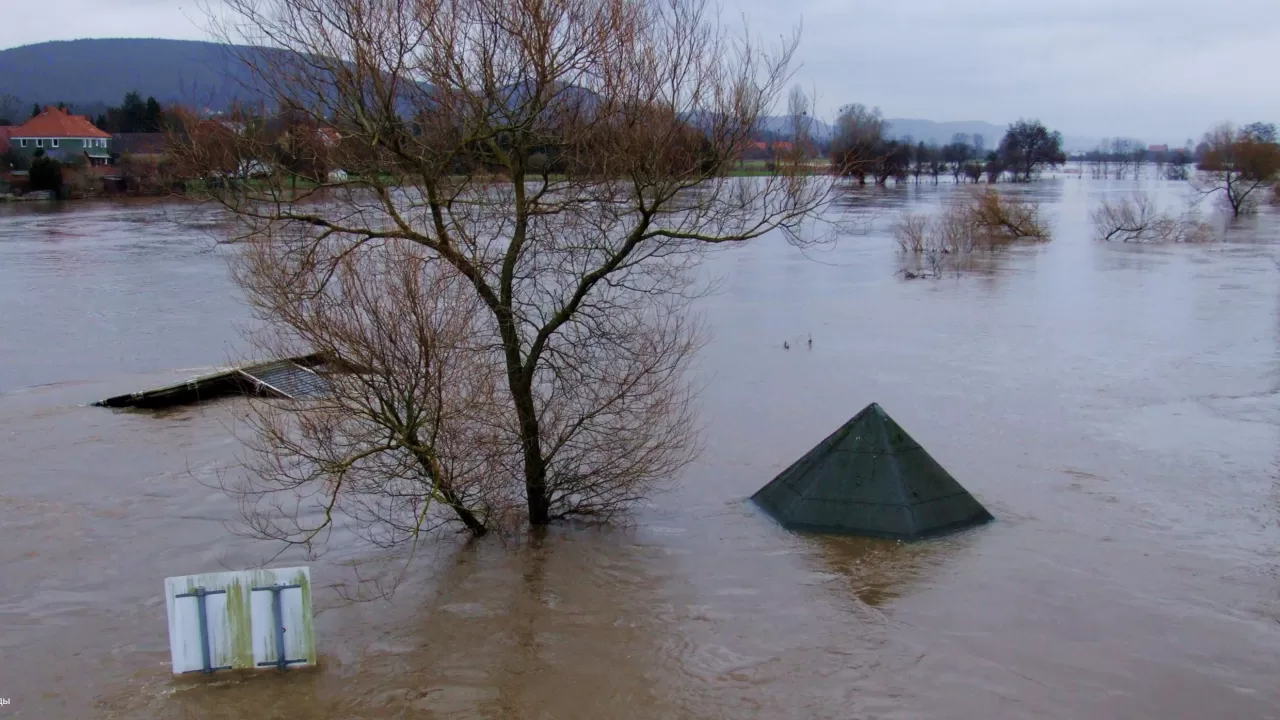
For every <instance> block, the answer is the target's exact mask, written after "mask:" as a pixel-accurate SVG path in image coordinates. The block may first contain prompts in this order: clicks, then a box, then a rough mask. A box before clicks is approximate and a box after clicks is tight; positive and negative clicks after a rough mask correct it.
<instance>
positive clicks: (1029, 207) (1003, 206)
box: [964, 189, 1049, 242]
mask: <svg viewBox="0 0 1280 720" xmlns="http://www.w3.org/2000/svg"><path fill="white" fill-rule="evenodd" d="M964 209H965V212H966V213H967V215H968V217H969V221H970V223H971V224H972V225H974V226H975V228H976V229H977V231H978V232H979V233H981V234H983V235H985V236H986V237H987V239H988V240H990V241H992V242H1013V241H1015V240H1036V241H1044V240H1048V239H1049V229H1048V226H1047V225H1046V224H1045V222H1044V219H1043V217H1042V216H1041V215H1040V204H1039V203H1036V202H1032V201H1030V200H1018V199H1017V198H1011V197H1006V196H1004V195H1001V194H1000V193H998V192H996V191H995V190H991V189H988V190H986V191H985V192H982V193H979V194H977V195H975V196H974V197H973V199H972V201H971V202H970V203H969V204H968V205H967V206H966V207H965V208H964Z"/></svg>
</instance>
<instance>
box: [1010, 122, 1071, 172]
mask: <svg viewBox="0 0 1280 720" xmlns="http://www.w3.org/2000/svg"><path fill="white" fill-rule="evenodd" d="M997 154H998V156H999V157H998V160H999V163H1000V165H1002V166H1003V168H1004V169H1007V170H1008V171H1010V172H1012V173H1013V178H1014V180H1017V181H1021V182H1027V181H1029V180H1031V178H1032V177H1033V176H1034V175H1035V174H1036V173H1038V172H1039V171H1040V170H1041V168H1043V167H1045V166H1049V167H1056V166H1058V165H1061V164H1062V163H1064V162H1066V161H1067V156H1066V153H1064V152H1063V151H1062V133H1059V132H1057V131H1052V132H1051V131H1050V130H1049V129H1048V128H1046V127H1045V126H1044V125H1043V124H1042V123H1041V122H1040V121H1039V120H1019V121H1018V122H1016V123H1014V124H1012V125H1010V126H1009V131H1008V132H1006V133H1005V135H1004V139H1003V140H1001V141H1000V149H999V151H998V153H997Z"/></svg>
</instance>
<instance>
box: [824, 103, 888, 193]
mask: <svg viewBox="0 0 1280 720" xmlns="http://www.w3.org/2000/svg"><path fill="white" fill-rule="evenodd" d="M884 132H885V122H884V117H883V115H881V113H880V108H872V109H870V110H868V109H867V107H866V106H865V105H860V104H853V105H846V106H845V107H843V108H841V110H840V115H839V117H837V118H836V127H835V132H834V134H833V136H832V138H831V165H832V169H833V170H834V171H835V172H836V174H838V175H843V176H846V177H851V178H854V179H855V180H857V181H858V184H859V185H865V184H866V182H867V176H868V175H871V174H875V173H877V172H878V171H879V166H881V165H883V163H882V162H880V159H881V158H882V157H883V155H884V154H885V148H884V145H885V138H884ZM884 177H886V178H887V177H889V173H886V174H885V175H884Z"/></svg>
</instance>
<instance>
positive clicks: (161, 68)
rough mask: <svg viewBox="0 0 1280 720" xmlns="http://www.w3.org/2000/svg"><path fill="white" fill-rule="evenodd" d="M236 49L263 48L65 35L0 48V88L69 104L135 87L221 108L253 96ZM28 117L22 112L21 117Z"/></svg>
mask: <svg viewBox="0 0 1280 720" xmlns="http://www.w3.org/2000/svg"><path fill="white" fill-rule="evenodd" d="M238 52H250V53H253V52H260V51H259V50H255V49H253V48H247V47H238V48H235V47H230V48H229V47H227V46H225V45H221V44H218V43H210V42H199V41H193V40H159V39H141V38H110V39H101V40H66V41H55V42H45V43H39V44H36V45H24V46H21V47H16V48H10V49H8V50H0V94H9V95H12V96H16V97H17V98H18V99H19V100H21V101H22V102H23V103H25V104H26V106H27V108H28V109H29V108H30V106H31V105H32V104H40V105H51V104H54V103H58V102H65V103H67V104H69V105H71V106H73V109H75V110H77V111H80V112H83V110H82V108H84V107H90V106H98V105H101V104H104V103H109V104H118V103H119V102H120V100H121V98H123V97H124V95H125V93H128V92H133V91H137V92H138V93H139V94H141V95H142V97H144V98H145V97H148V96H150V97H154V98H156V99H157V100H159V101H160V103H161V104H166V105H167V104H174V103H180V104H183V105H187V106H190V107H197V108H202V107H212V108H218V109H221V108H224V107H226V106H227V105H230V104H231V102H232V101H233V100H236V99H241V100H250V99H254V98H255V97H256V94H255V93H252V92H251V91H249V90H248V88H251V87H253V85H254V78H253V76H252V75H251V74H250V72H249V71H248V69H247V68H245V67H244V65H243V64H242V63H241V62H240V61H239V60H238V59H237V57H236V53H238ZM24 117H25V115H24Z"/></svg>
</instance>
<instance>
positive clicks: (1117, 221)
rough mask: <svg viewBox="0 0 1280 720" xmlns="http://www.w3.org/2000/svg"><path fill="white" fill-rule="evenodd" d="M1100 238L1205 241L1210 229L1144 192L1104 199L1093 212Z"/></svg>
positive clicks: (1142, 240)
mask: <svg viewBox="0 0 1280 720" xmlns="http://www.w3.org/2000/svg"><path fill="white" fill-rule="evenodd" d="M1092 218H1093V227H1094V230H1095V231H1096V232H1097V234H1098V239H1099V240H1106V241H1108V242H1111V241H1120V242H1126V243H1164V242H1207V241H1210V240H1212V239H1213V237H1214V234H1213V228H1211V227H1210V226H1209V225H1208V224H1207V223H1205V222H1202V221H1201V220H1200V219H1199V218H1197V217H1196V216H1195V215H1193V214H1190V213H1188V214H1185V215H1182V216H1181V217H1178V216H1174V215H1173V214H1171V213H1168V212H1164V211H1162V210H1160V209H1159V208H1157V207H1156V206H1155V203H1153V202H1152V201H1151V198H1150V197H1149V196H1148V195H1147V194H1146V193H1140V192H1138V193H1134V194H1133V195H1130V196H1126V197H1122V198H1120V199H1119V200H1104V201H1102V204H1101V205H1099V206H1098V207H1097V208H1096V209H1095V210H1094V211H1093V214H1092Z"/></svg>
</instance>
